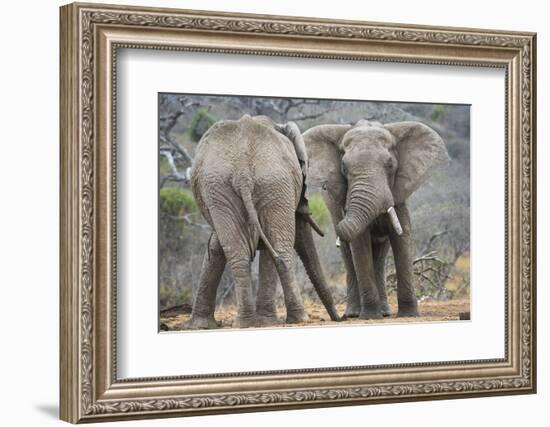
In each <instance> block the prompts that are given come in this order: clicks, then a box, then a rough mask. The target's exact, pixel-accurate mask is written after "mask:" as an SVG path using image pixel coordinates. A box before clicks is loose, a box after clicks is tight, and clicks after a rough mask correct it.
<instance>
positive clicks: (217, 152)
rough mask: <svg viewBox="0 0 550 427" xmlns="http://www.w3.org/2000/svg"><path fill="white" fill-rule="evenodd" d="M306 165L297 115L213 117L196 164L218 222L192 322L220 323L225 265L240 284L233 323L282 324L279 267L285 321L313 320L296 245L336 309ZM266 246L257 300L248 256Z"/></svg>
mask: <svg viewBox="0 0 550 427" xmlns="http://www.w3.org/2000/svg"><path fill="white" fill-rule="evenodd" d="M307 167H308V161H307V155H306V150H305V146H304V142H303V139H302V135H301V133H300V130H299V129H298V127H297V125H296V124H295V123H293V122H289V123H286V124H277V123H274V122H273V121H272V120H271V119H269V118H268V117H265V116H255V117H251V116H249V115H244V116H242V117H241V118H240V119H239V120H223V121H219V122H217V123H215V124H214V125H213V126H212V127H211V128H210V129H209V130H208V131H207V132H206V133H205V134H204V135H203V136H202V138H201V140H200V142H199V145H198V147H197V151H196V155H195V160H194V163H193V167H192V171H191V187H192V191H193V194H194V196H195V199H196V200H197V205H198V207H199V210H200V211H201V213H202V214H203V216H204V218H205V219H206V221H207V222H208V223H209V224H210V226H211V227H212V230H213V231H212V233H211V235H210V238H209V240H208V247H207V250H206V253H205V256H204V259H203V266H202V270H201V274H200V277H199V285H198V290H197V293H196V297H195V300H194V303H193V309H192V314H191V318H190V320H189V321H188V322H187V325H186V326H187V327H188V328H215V327H217V326H218V324H217V322H216V320H215V318H214V311H215V299H216V291H217V287H218V284H219V281H220V278H221V275H222V273H223V271H224V268H225V266H226V264H228V265H229V268H230V270H231V273H232V275H233V280H234V283H235V292H236V300H237V315H236V318H235V320H234V321H233V327H240V328H243V327H253V326H263V325H269V324H273V323H278V319H277V314H276V307H275V293H274V292H273V289H274V288H275V285H273V284H271V283H269V280H270V279H272V278H273V275H272V272H273V271H276V273H277V274H278V276H279V278H280V281H281V284H282V288H283V294H284V300H285V305H286V311H287V315H286V322H287V323H298V322H303V321H306V320H307V319H308V316H307V314H306V312H305V309H304V305H303V302H302V298H301V295H300V292H299V289H298V286H297V283H296V278H295V273H294V256H295V255H294V250H296V252H297V253H298V255H299V256H300V258H301V259H302V261H303V262H304V266H305V268H306V271H307V272H308V274H309V276H310V279H311V281H312V283H313V285H314V287H315V289H316V291H317V293H318V295H319V297H320V299H321V301H322V302H323V304H324V305H325V307H326V309H327V311H328V312H329V314H330V315H331V318H332V319H333V320H338V319H339V318H338V314H337V312H336V308H335V305H334V302H333V299H332V295H331V292H330V288H329V287H328V284H327V283H326V281H325V279H324V275H323V272H322V271H321V265H320V262H319V259H318V256H317V252H316V250H315V246H314V242H313V236H312V232H311V228H312V227H313V228H314V229H315V230H317V231H319V228H318V226H317V225H316V224H315V222H314V221H313V219H312V217H311V214H310V212H309V209H308V206H307V199H306V198H305V187H304V174H305V172H306V170H307ZM257 249H259V250H261V251H260V284H259V287H258V292H257V296H256V304H254V298H253V295H252V287H251V271H250V262H251V260H252V259H253V258H254V255H255V253H256V250H257Z"/></svg>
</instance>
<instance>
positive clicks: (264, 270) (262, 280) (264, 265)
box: [256, 250, 279, 324]
mask: <svg viewBox="0 0 550 427" xmlns="http://www.w3.org/2000/svg"><path fill="white" fill-rule="evenodd" d="M278 285H279V276H278V274H277V269H276V268H275V262H274V261H273V257H272V256H271V255H270V254H269V253H268V252H267V251H266V250H262V251H260V277H259V283H258V294H257V295H256V313H257V315H258V319H259V321H260V322H261V323H262V324H273V323H279V319H278V318H277V306H276V297H277V288H278Z"/></svg>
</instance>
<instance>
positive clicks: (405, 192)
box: [303, 120, 449, 319]
mask: <svg viewBox="0 0 550 427" xmlns="http://www.w3.org/2000/svg"><path fill="white" fill-rule="evenodd" d="M303 138H304V142H305V145H306V150H307V155H308V158H309V162H310V165H311V166H310V170H309V175H308V178H309V179H310V180H311V182H312V183H314V184H316V185H317V186H319V187H320V188H322V189H323V190H324V191H321V193H322V195H323V198H324V200H325V203H326V205H327V208H328V210H329V212H330V216H331V219H332V223H333V225H334V229H335V232H336V235H337V242H336V244H337V246H340V251H341V254H342V257H343V261H344V265H345V268H346V272H347V304H346V310H345V314H344V316H343V318H349V317H359V318H360V319H373V318H381V317H383V316H389V315H390V314H391V313H390V308H389V305H388V301H387V295H386V286H385V260H386V256H387V254H388V251H389V247H390V246H391V248H392V251H393V256H394V261H395V266H396V275H397V303H398V313H397V315H398V316H403V317H405V316H406V317H409V316H419V312H418V303H417V299H416V295H415V290H414V283H413V252H412V235H411V231H412V230H411V221H410V214H409V210H408V208H407V198H408V197H409V196H410V195H411V194H412V193H413V192H414V191H416V189H418V188H419V187H420V186H421V184H422V183H423V182H425V180H426V178H427V177H428V176H429V174H430V172H431V171H432V170H433V169H435V168H436V167H437V166H440V165H442V164H444V163H445V162H447V161H448V159H449V157H448V153H447V149H446V147H445V143H444V141H443V139H442V138H441V137H440V136H439V135H438V134H437V132H435V131H434V130H433V129H432V128H430V127H429V126H427V125H425V124H423V123H420V122H416V121H403V122H396V123H389V124H385V125H383V124H381V123H379V122H374V121H368V120H360V121H359V122H357V123H356V124H355V125H351V124H328V125H319V126H315V127H312V128H310V129H308V130H307V131H306V132H304V134H303Z"/></svg>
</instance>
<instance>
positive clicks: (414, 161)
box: [384, 121, 449, 204]
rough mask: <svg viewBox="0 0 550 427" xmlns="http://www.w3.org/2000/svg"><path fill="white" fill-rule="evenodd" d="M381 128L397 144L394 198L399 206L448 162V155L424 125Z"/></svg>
mask: <svg viewBox="0 0 550 427" xmlns="http://www.w3.org/2000/svg"><path fill="white" fill-rule="evenodd" d="M384 127H385V128H386V129H387V130H388V131H389V132H390V133H391V134H392V135H393V136H394V138H395V141H396V150H397V162H398V166H397V172H396V175H395V182H394V185H393V197H394V201H395V203H396V204H399V203H403V202H404V201H405V200H406V199H407V198H408V197H409V196H410V195H411V194H412V193H413V192H414V191H416V189H418V187H420V185H421V184H422V183H423V182H424V181H425V180H426V179H427V178H428V177H429V175H430V172H431V171H432V170H434V169H435V168H436V167H438V166H440V165H442V164H444V163H446V162H448V161H449V155H448V154H447V148H446V147H445V142H444V141H443V139H442V138H441V137H440V136H439V134H438V133H437V132H436V131H434V130H433V129H432V128H430V127H429V126H426V125H425V124H423V123H420V122H413V121H411V122H398V123H390V124H387V125H384Z"/></svg>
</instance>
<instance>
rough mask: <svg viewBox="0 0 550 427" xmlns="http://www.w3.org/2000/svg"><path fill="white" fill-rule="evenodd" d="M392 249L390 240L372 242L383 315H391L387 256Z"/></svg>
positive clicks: (375, 273)
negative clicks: (387, 284)
mask: <svg viewBox="0 0 550 427" xmlns="http://www.w3.org/2000/svg"><path fill="white" fill-rule="evenodd" d="M389 249H390V244H389V242H388V240H387V239H386V240H385V241H383V242H381V243H373V244H372V258H373V263H374V275H375V279H376V287H377V288H378V296H379V297H380V307H381V311H382V316H384V317H387V316H389V315H391V310H390V306H389V304H388V295H387V293H386V256H387V255H388V251H389Z"/></svg>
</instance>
